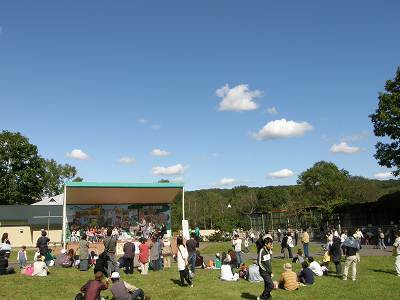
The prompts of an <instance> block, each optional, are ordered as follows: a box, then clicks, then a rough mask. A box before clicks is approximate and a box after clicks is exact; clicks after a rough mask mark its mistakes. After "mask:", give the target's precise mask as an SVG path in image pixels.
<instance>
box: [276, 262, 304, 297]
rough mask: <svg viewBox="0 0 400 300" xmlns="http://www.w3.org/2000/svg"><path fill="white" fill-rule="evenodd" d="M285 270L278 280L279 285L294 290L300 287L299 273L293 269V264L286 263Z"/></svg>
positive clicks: (281, 287)
mask: <svg viewBox="0 0 400 300" xmlns="http://www.w3.org/2000/svg"><path fill="white" fill-rule="evenodd" d="M283 270H284V272H283V273H282V274H281V277H280V278H279V281H278V287H279V288H280V289H284V290H287V291H294V290H297V289H298V288H299V283H298V282H297V274H296V273H295V272H293V271H292V264H291V263H285V264H284V265H283Z"/></svg>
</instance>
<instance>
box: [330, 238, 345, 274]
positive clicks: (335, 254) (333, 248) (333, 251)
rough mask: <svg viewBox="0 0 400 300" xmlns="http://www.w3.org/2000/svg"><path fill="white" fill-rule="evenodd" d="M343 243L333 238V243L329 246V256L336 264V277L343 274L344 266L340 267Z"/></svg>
mask: <svg viewBox="0 0 400 300" xmlns="http://www.w3.org/2000/svg"><path fill="white" fill-rule="evenodd" d="M340 246H341V241H340V238H339V237H337V236H334V237H333V243H332V245H330V246H329V255H330V257H331V260H332V261H333V263H334V264H335V268H336V275H338V276H339V275H340V274H341V273H342V266H341V265H340V259H341V257H342V250H341V248H340Z"/></svg>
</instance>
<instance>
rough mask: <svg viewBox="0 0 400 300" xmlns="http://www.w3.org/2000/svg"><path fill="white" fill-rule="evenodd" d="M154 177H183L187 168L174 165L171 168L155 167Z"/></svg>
mask: <svg viewBox="0 0 400 300" xmlns="http://www.w3.org/2000/svg"><path fill="white" fill-rule="evenodd" d="M152 170H153V174H154V175H163V176H172V175H182V174H183V173H185V167H184V166H182V165H181V164H177V165H173V166H170V167H159V166H157V167H153V169H152Z"/></svg>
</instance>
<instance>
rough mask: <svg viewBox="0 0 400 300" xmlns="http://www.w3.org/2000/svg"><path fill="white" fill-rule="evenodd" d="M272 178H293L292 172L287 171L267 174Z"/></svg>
mask: <svg viewBox="0 0 400 300" xmlns="http://www.w3.org/2000/svg"><path fill="white" fill-rule="evenodd" d="M268 175H269V176H270V177H272V178H288V177H291V176H293V171H291V170H289V169H282V170H279V171H276V172H272V173H269V174H268Z"/></svg>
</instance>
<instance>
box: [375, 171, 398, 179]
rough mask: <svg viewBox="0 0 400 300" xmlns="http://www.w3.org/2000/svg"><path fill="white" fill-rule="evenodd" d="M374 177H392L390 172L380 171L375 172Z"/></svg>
mask: <svg viewBox="0 0 400 300" xmlns="http://www.w3.org/2000/svg"><path fill="white" fill-rule="evenodd" d="M374 177H375V178H376V179H379V180H385V179H390V178H394V176H393V174H392V172H381V173H376V174H375V175H374Z"/></svg>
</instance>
